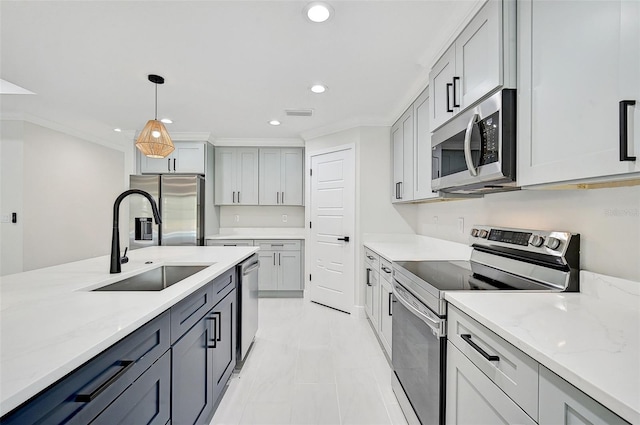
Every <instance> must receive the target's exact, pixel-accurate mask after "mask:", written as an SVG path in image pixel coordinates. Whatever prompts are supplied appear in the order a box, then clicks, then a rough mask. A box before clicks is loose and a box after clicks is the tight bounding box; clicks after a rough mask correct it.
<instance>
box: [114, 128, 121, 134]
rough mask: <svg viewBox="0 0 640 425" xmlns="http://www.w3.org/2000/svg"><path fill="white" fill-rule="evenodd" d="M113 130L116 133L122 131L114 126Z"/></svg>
mask: <svg viewBox="0 0 640 425" xmlns="http://www.w3.org/2000/svg"><path fill="white" fill-rule="evenodd" d="M113 131H115V132H117V133H120V132H121V131H122V129H121V128H114V129H113Z"/></svg>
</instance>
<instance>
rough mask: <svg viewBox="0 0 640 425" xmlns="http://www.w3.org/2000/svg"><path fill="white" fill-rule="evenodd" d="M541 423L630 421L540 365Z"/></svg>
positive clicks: (608, 424) (610, 423)
mask: <svg viewBox="0 0 640 425" xmlns="http://www.w3.org/2000/svg"><path fill="white" fill-rule="evenodd" d="M540 424H541V425H564V424H566V425H568V424H572V425H579V424H584V425H587V424H588V425H622V424H628V422H627V421H625V420H624V419H622V418H620V417H619V416H618V415H616V414H615V413H613V412H611V411H610V410H609V409H607V408H606V407H604V406H603V405H601V404H600V403H598V402H597V401H595V400H594V399H592V398H591V397H589V396H588V395H586V394H585V393H583V392H582V391H580V390H579V389H577V388H576V387H574V386H573V385H571V384H570V383H568V382H567V381H565V380H564V379H562V378H561V377H559V376H558V375H556V374H555V373H553V372H551V371H550V370H549V369H547V368H546V367H543V366H540Z"/></svg>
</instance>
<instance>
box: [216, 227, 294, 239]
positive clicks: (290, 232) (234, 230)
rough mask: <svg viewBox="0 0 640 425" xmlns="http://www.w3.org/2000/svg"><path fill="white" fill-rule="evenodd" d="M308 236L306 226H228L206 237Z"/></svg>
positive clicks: (259, 237) (271, 237)
mask: <svg viewBox="0 0 640 425" xmlns="http://www.w3.org/2000/svg"><path fill="white" fill-rule="evenodd" d="M305 238H306V229H305V228H304V227H265V228H259V227H228V228H221V229H220V232H219V233H217V234H215V235H207V236H205V239H210V240H225V239H240V240H243V239H245V240H252V239H301V240H304V239H305Z"/></svg>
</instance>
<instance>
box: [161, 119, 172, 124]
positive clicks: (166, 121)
mask: <svg viewBox="0 0 640 425" xmlns="http://www.w3.org/2000/svg"><path fill="white" fill-rule="evenodd" d="M160 122H163V123H165V124H173V121H171V120H170V119H169V118H162V119H161V120H160Z"/></svg>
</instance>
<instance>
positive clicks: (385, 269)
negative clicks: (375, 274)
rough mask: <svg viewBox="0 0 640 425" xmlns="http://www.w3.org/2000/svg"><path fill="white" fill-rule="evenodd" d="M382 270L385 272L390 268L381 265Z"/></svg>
mask: <svg viewBox="0 0 640 425" xmlns="http://www.w3.org/2000/svg"><path fill="white" fill-rule="evenodd" d="M382 271H383V272H385V273H391V269H390V268H388V267H385V266H382Z"/></svg>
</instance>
